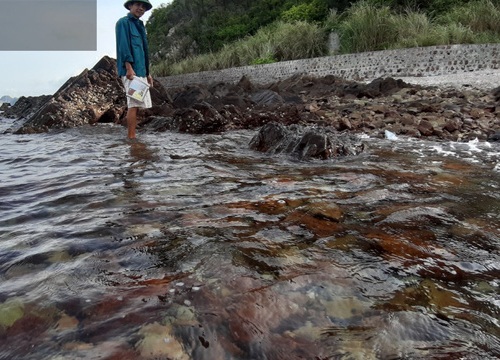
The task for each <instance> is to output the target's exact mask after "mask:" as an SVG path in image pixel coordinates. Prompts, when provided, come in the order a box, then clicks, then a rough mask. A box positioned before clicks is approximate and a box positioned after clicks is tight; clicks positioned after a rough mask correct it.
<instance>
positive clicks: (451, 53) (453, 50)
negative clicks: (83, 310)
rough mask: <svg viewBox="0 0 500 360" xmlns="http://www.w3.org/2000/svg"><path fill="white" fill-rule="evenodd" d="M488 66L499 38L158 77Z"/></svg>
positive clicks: (171, 81)
mask: <svg viewBox="0 0 500 360" xmlns="http://www.w3.org/2000/svg"><path fill="white" fill-rule="evenodd" d="M488 69H500V44H481V45H442V46H429V47H419V48H411V49H401V50H384V51H371V52H365V53H357V54H346V55H336V56H325V57H319V58H312V59H301V60H292V61H282V62H278V63H273V64H264V65H252V66H242V67H237V68H231V69H224V70H216V71H204V72H199V73H192V74H185V75H175V76H169V77H161V78H159V81H160V82H161V83H162V84H163V85H164V86H165V87H167V88H175V87H181V86H185V85H194V84H204V85H208V84H212V83H216V82H227V83H237V82H238V81H239V80H240V79H241V78H242V77H243V76H247V77H248V78H249V79H250V81H252V82H253V83H255V84H268V83H271V82H275V81H278V80H282V79H286V78H289V77H291V76H293V75H296V74H309V75H313V76H317V77H321V76H325V75H334V76H338V77H342V78H346V79H349V80H356V81H370V80H373V79H376V78H379V77H407V76H435V75H447V74H457V73H466V72H472V71H478V70H488Z"/></svg>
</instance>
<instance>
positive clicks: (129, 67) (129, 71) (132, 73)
mask: <svg viewBox="0 0 500 360" xmlns="http://www.w3.org/2000/svg"><path fill="white" fill-rule="evenodd" d="M125 68H126V69H127V74H126V75H125V76H126V77H127V79H129V80H132V79H133V78H134V77H135V71H134V68H133V67H132V64H130V63H129V62H126V63H125Z"/></svg>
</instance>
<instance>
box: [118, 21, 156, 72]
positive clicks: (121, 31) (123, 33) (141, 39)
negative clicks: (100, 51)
mask: <svg viewBox="0 0 500 360" xmlns="http://www.w3.org/2000/svg"><path fill="white" fill-rule="evenodd" d="M115 31H116V66H117V68H118V76H125V75H126V74H127V69H126V68H125V62H129V63H130V64H131V65H132V68H133V69H134V71H135V74H136V75H137V76H141V77H146V76H148V75H149V49H148V41H147V38H146V29H145V28H144V23H143V22H142V21H141V20H139V19H137V18H136V17H134V16H133V15H132V14H130V13H129V14H127V16H124V17H122V18H121V19H120V20H118V21H117V23H116V27H115Z"/></svg>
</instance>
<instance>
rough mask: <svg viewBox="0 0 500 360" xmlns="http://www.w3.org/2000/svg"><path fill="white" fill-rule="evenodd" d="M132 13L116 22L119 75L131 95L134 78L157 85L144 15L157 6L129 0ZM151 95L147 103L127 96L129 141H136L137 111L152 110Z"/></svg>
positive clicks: (144, 0) (142, 1)
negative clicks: (130, 87) (152, 70)
mask: <svg viewBox="0 0 500 360" xmlns="http://www.w3.org/2000/svg"><path fill="white" fill-rule="evenodd" d="M124 6H125V8H126V9H127V10H129V13H128V14H127V16H124V17H122V18H121V19H120V20H118V22H117V23H116V65H117V68H118V76H120V77H121V79H122V81H123V85H124V87H125V93H127V91H128V88H129V86H130V82H131V81H132V79H133V78H134V77H139V78H141V79H142V80H143V81H145V82H146V81H147V83H148V84H149V86H153V78H152V77H151V75H150V74H149V54H148V40H147V38H146V29H145V28H144V23H143V22H142V21H141V20H139V19H140V17H141V16H143V15H144V13H145V12H146V11H148V10H151V8H152V7H153V5H151V3H150V2H149V0H127V1H126V2H125V4H124ZM151 106H152V103H151V94H150V92H149V91H148V92H147V94H146V97H145V98H144V101H138V100H136V99H132V98H130V97H128V96H127V108H128V110H127V128H128V138H129V139H135V136H136V134H135V128H136V127H137V112H138V110H139V108H146V109H147V108H150V107H151Z"/></svg>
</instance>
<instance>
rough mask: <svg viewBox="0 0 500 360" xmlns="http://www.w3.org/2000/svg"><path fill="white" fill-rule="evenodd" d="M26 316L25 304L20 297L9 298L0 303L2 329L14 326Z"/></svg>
mask: <svg viewBox="0 0 500 360" xmlns="http://www.w3.org/2000/svg"><path fill="white" fill-rule="evenodd" d="M23 316H24V305H23V303H22V302H21V301H20V300H18V299H15V298H13V299H9V300H7V301H5V302H4V303H2V304H0V329H1V328H8V327H10V326H12V325H13V324H14V323H15V322H16V321H18V320H19V319H21V318H22V317H23Z"/></svg>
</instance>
